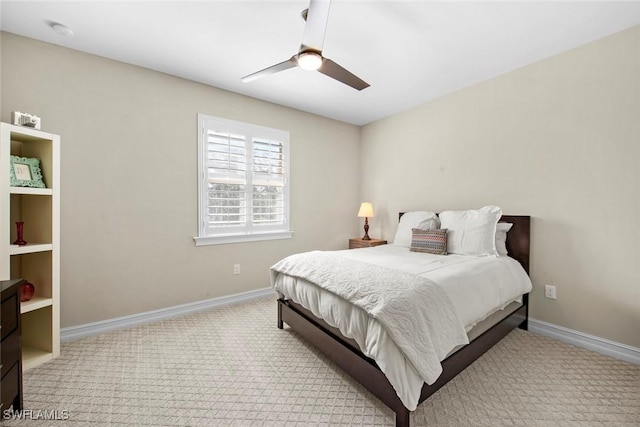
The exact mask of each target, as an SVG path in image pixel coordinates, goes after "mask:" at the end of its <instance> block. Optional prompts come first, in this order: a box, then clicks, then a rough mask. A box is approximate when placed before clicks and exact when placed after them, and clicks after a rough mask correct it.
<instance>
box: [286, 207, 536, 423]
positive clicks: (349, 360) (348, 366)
mask: <svg viewBox="0 0 640 427" xmlns="http://www.w3.org/2000/svg"><path fill="white" fill-rule="evenodd" d="M400 216H402V213H401V214H400ZM500 222H510V223H513V227H512V228H511V230H510V231H509V232H508V233H507V250H508V252H509V256H510V257H512V258H514V259H516V260H517V261H519V262H520V264H522V267H523V268H524V269H525V271H526V272H527V274H528V273H529V239H530V238H529V230H530V217H529V216H513V215H511V216H510V215H503V216H502V218H501V219H500ZM528 318H529V295H528V294H525V295H524V296H523V303H522V305H521V306H520V307H518V308H516V309H514V310H513V311H512V312H511V313H510V314H509V315H508V316H507V317H505V318H504V319H503V320H501V321H500V322H498V323H497V324H496V325H494V326H493V327H491V328H490V329H488V330H487V331H485V332H484V333H482V334H481V335H480V336H478V337H477V338H475V339H474V340H473V341H471V342H470V343H469V344H467V345H465V346H464V347H461V348H460V349H459V350H458V351H456V352H455V353H453V354H452V355H450V356H449V357H447V358H446V359H445V360H443V361H442V374H441V375H440V377H439V378H438V379H437V380H436V382H435V383H433V384H431V385H428V384H426V383H425V384H424V385H423V387H422V392H421V394H420V400H419V403H422V402H423V401H424V400H426V399H427V398H428V397H429V396H431V395H432V394H433V393H435V392H436V391H437V390H438V389H439V388H440V387H442V386H443V385H445V384H446V383H447V382H449V381H450V380H451V379H452V378H453V377H455V376H456V375H457V374H459V373H460V372H462V371H463V370H464V369H465V368H466V367H467V366H469V365H471V364H472V363H473V362H474V361H475V360H476V359H478V358H479V357H480V356H482V354H484V353H485V352H486V351H487V350H489V349H490V348H491V347H493V345H494V344H496V343H497V342H499V341H500V340H501V339H502V338H504V337H505V336H506V335H507V334H508V333H509V332H511V331H512V330H513V329H515V328H516V327H519V328H521V329H525V330H526V329H527V328H528V324H527V322H528ZM284 323H286V324H288V325H289V326H290V327H291V329H292V330H294V331H295V332H297V333H298V334H299V335H301V336H302V337H303V338H305V339H306V340H307V341H309V342H310V343H311V344H313V345H315V346H316V347H317V348H318V349H319V350H320V351H322V352H323V353H324V354H325V355H326V356H327V357H328V358H329V359H331V360H332V361H333V362H335V363H336V364H337V365H338V366H340V367H341V368H342V369H344V370H345V371H346V372H347V373H349V375H351V376H352V377H353V378H354V379H355V380H356V381H358V382H359V383H360V384H362V386H364V387H365V388H366V389H367V390H369V391H370V392H371V393H373V394H374V395H375V396H376V397H377V398H378V399H380V400H381V401H382V402H383V403H384V404H385V405H387V406H388V407H389V408H391V409H392V410H393V411H395V413H396V427H408V426H409V414H410V411H409V410H408V409H407V408H406V407H405V406H404V404H403V403H402V401H400V398H399V397H398V395H397V394H396V391H395V390H394V388H393V386H392V385H391V384H390V383H389V380H388V379H387V377H386V376H385V375H384V374H383V373H382V371H380V368H379V367H378V365H377V364H376V362H375V361H374V360H373V359H371V358H368V357H366V356H365V355H364V354H362V352H361V351H360V348H359V347H358V345H357V344H356V342H355V341H354V340H352V339H350V338H346V337H344V336H343V335H342V334H341V333H340V331H339V330H338V329H337V328H334V327H331V326H329V325H328V324H327V323H326V322H324V321H323V320H322V319H319V318H317V317H316V316H314V315H313V314H312V313H311V312H310V311H309V310H307V309H305V308H304V307H302V306H300V305H299V304H296V303H294V302H293V301H290V300H285V299H278V328H280V329H282V328H283V327H284Z"/></svg>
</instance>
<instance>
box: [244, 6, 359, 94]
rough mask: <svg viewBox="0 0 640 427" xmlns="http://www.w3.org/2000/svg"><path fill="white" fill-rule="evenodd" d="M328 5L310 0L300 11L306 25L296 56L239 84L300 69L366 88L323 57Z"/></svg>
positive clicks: (252, 75)
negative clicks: (315, 71)
mask: <svg viewBox="0 0 640 427" xmlns="http://www.w3.org/2000/svg"><path fill="white" fill-rule="evenodd" d="M329 6H330V0H311V3H310V4H309V9H306V10H304V11H302V17H303V18H304V19H305V20H306V21H307V24H306V26H305V29H304V36H303V38H302V44H301V45H300V50H299V51H298V53H296V54H295V55H293V56H292V57H291V58H289V59H288V60H286V61H284V62H281V63H279V64H276V65H272V66H271V67H268V68H265V69H264V70H260V71H257V72H255V73H252V74H249V75H248V76H244V77H243V78H242V81H243V82H245V83H247V82H250V81H253V80H256V79H259V78H261V77H265V76H268V75H271V74H275V73H277V72H280V71H284V70H288V69H289V68H293V67H300V68H302V69H303V70H310V71H314V70H317V71H319V72H321V73H322V74H324V75H326V76H329V77H331V78H332V79H335V80H338V81H339V82H342V83H344V84H346V85H348V86H351V87H352V88H354V89H357V90H362V89H365V88H368V87H369V83H367V82H365V81H364V80H362V79H361V78H359V77H358V76H356V75H355V74H353V73H351V72H350V71H348V70H346V69H345V68H343V67H341V66H340V65H338V64H337V63H335V62H333V61H332V60H330V59H329V58H326V57H324V56H322V45H323V43H324V35H325V33H326V31H327V20H328V18H329Z"/></svg>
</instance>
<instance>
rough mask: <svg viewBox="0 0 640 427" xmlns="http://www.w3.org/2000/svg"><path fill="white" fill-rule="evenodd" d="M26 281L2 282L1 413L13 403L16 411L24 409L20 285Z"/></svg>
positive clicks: (0, 314) (0, 309)
mask: <svg viewBox="0 0 640 427" xmlns="http://www.w3.org/2000/svg"><path fill="white" fill-rule="evenodd" d="M22 282H23V280H22V279H18V280H3V281H0V285H1V287H2V306H1V308H0V318H1V323H0V328H1V329H0V333H1V334H2V344H0V355H1V358H2V362H1V363H2V367H1V368H0V371H1V378H2V380H1V381H2V384H0V394H1V395H2V396H1V398H2V402H1V406H0V414H2V413H4V412H3V411H5V410H7V409H9V407H10V406H11V405H13V410H14V411H21V410H22V346H21V340H22V338H21V335H20V333H21V327H20V285H21V284H22Z"/></svg>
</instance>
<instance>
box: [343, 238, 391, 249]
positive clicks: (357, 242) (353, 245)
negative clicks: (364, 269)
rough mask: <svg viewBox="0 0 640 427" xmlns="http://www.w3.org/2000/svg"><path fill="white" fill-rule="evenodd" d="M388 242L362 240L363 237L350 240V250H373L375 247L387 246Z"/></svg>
mask: <svg viewBox="0 0 640 427" xmlns="http://www.w3.org/2000/svg"><path fill="white" fill-rule="evenodd" d="M386 244H387V241H386V240H380V239H371V240H362V238H361V237H358V238H355V239H349V249H359V248H372V247H374V246H380V245H386Z"/></svg>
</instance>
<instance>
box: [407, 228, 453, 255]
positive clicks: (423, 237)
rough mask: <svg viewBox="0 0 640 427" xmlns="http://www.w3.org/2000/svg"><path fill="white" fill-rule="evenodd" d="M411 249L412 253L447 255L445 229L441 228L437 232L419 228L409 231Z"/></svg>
mask: <svg viewBox="0 0 640 427" xmlns="http://www.w3.org/2000/svg"><path fill="white" fill-rule="evenodd" d="M411 232H412V236H411V247H410V248H409V250H410V251H413V252H427V253H430V254H437V255H446V254H447V229H446V228H441V229H437V230H420V229H419V228H413V229H411Z"/></svg>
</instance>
